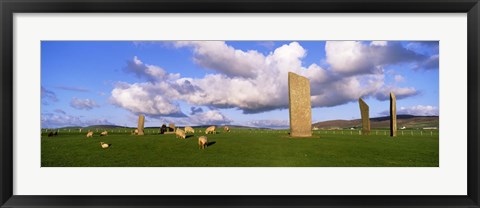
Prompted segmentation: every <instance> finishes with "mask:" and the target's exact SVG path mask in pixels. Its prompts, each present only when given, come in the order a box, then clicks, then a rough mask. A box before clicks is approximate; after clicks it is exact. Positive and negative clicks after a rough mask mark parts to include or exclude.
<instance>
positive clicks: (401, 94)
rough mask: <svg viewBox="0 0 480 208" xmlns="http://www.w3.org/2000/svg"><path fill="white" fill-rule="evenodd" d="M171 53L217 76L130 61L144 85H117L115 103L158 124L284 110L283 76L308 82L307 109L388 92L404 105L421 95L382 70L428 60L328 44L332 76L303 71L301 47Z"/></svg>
mask: <svg viewBox="0 0 480 208" xmlns="http://www.w3.org/2000/svg"><path fill="white" fill-rule="evenodd" d="M174 46H176V47H189V48H191V49H192V52H193V59H194V61H195V63H197V64H198V65H200V66H202V67H204V68H208V69H212V70H214V71H215V72H216V73H213V74H206V75H204V77H200V78H190V77H181V76H180V75H179V74H171V73H168V72H167V71H166V70H164V69H163V68H161V67H160V66H154V65H149V64H145V63H143V62H142V61H141V60H140V59H139V58H138V57H134V58H133V61H130V62H129V63H128V64H127V67H126V69H125V71H128V72H134V73H135V74H137V75H138V76H139V77H142V78H144V79H145V81H146V82H141V83H117V85H116V87H115V88H114V89H113V90H112V93H111V101H112V103H113V104H114V105H116V106H119V107H122V108H124V109H127V110H129V111H130V112H132V113H135V114H137V113H144V114H146V115H148V116H156V117H159V116H169V117H183V116H186V115H185V114H184V113H183V112H182V111H181V109H180V107H179V104H178V102H186V103H187V104H190V105H193V106H205V107H213V108H219V109H224V108H235V109H239V110H241V111H243V113H247V114H248V113H258V112H265V111H270V110H275V109H285V108H288V72H294V73H297V74H299V75H302V76H305V77H307V78H308V79H309V80H310V85H311V95H312V97H311V98H312V107H325V106H336V105H340V104H345V103H348V102H355V101H356V100H357V99H358V98H359V97H374V98H377V99H378V100H387V99H388V96H389V93H390V92H391V91H392V92H394V93H395V94H396V95H397V99H402V98H406V97H409V96H414V95H417V94H418V93H419V92H418V91H417V90H416V89H415V88H413V87H403V88H399V87H394V86H391V85H389V84H386V83H385V74H384V72H383V67H384V66H385V65H389V64H396V63H401V62H407V61H417V59H418V60H419V59H421V58H425V57H424V56H423V55H419V54H415V53H414V52H412V51H409V50H406V49H405V48H402V47H401V45H400V44H398V43H390V42H389V43H385V44H383V43H375V44H373V45H369V44H365V43H363V42H355V41H333V42H331V41H329V42H327V44H326V47H325V51H326V53H327V62H328V63H329V64H330V68H327V69H325V68H323V67H321V66H319V65H317V64H310V65H308V66H305V65H304V63H303V59H304V58H305V56H306V54H307V50H306V49H305V48H303V47H302V46H301V45H300V44H299V43H298V42H291V43H289V44H284V45H281V46H279V47H277V48H276V49H274V50H273V51H272V52H270V53H269V54H266V55H263V54H261V53H259V52H257V51H251V50H250V51H242V50H239V49H235V48H233V47H232V46H229V45H227V44H226V43H225V42H223V41H180V42H175V43H174ZM395 56H402V57H395ZM203 113H206V112H203ZM197 114H200V113H195V115H197Z"/></svg>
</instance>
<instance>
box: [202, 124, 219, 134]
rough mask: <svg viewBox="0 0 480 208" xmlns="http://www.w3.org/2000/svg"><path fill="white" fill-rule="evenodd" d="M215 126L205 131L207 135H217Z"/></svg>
mask: <svg viewBox="0 0 480 208" xmlns="http://www.w3.org/2000/svg"><path fill="white" fill-rule="evenodd" d="M215 128H216V127H215V126H210V127H208V128H207V129H206V130H205V134H209V133H212V134H216V133H217V132H216V131H215Z"/></svg>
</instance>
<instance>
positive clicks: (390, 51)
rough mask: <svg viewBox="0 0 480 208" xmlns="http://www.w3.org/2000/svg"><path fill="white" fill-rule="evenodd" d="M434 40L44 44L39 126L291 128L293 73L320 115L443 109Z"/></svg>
mask: <svg viewBox="0 0 480 208" xmlns="http://www.w3.org/2000/svg"><path fill="white" fill-rule="evenodd" d="M438 44H439V43H438V42H437V41H424V42H415V41H42V47H41V50H42V52H41V56H42V57H41V62H42V63H41V85H42V86H41V90H42V93H41V94H42V99H41V114H42V115H41V119H42V128H57V127H64V126H88V125H98V124H115V125H127V126H135V125H136V121H137V116H138V114H145V115H146V120H147V121H146V124H145V125H146V126H160V125H162V124H163V123H171V122H173V123H176V124H177V125H212V124H214V125H222V124H229V125H247V126H257V127H272V128H287V127H288V118H289V116H288V94H287V93H288V88H287V74H288V72H295V73H297V74H300V75H302V76H305V77H307V78H309V80H310V85H311V95H312V96H311V98H312V117H313V118H312V119H313V121H314V122H318V121H325V120H333V119H355V118H359V117H360V112H359V109H358V102H357V100H358V98H359V97H362V98H364V100H365V101H366V102H367V104H368V105H369V106H370V117H377V116H384V115H388V114H387V113H388V111H387V110H388V107H389V100H388V94H389V93H390V92H394V93H395V94H396V96H397V109H398V114H411V115H438V102H439V101H438V97H439V85H438V80H439V69H438V65H439V45H438Z"/></svg>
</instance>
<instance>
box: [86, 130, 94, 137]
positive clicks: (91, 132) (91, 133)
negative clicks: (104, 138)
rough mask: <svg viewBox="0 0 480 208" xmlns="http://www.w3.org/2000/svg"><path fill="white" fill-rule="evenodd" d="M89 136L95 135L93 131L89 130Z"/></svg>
mask: <svg viewBox="0 0 480 208" xmlns="http://www.w3.org/2000/svg"><path fill="white" fill-rule="evenodd" d="M88 137H93V131H91V130H89V131H88V133H87V138H88Z"/></svg>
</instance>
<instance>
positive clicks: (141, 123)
mask: <svg viewBox="0 0 480 208" xmlns="http://www.w3.org/2000/svg"><path fill="white" fill-rule="evenodd" d="M144 124H145V116H144V115H141V114H140V115H139V116H138V128H137V129H138V135H144V132H143V127H144Z"/></svg>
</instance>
